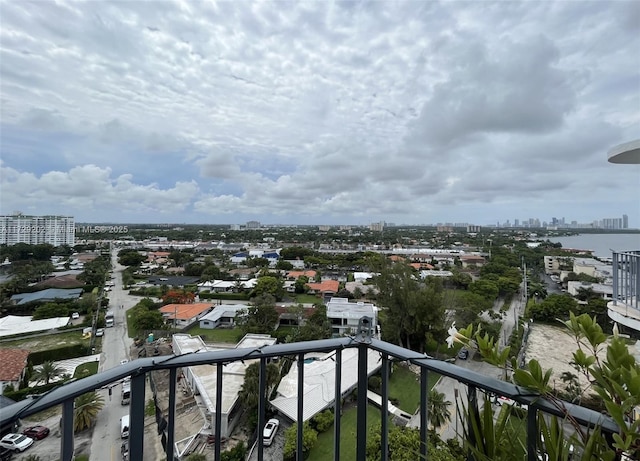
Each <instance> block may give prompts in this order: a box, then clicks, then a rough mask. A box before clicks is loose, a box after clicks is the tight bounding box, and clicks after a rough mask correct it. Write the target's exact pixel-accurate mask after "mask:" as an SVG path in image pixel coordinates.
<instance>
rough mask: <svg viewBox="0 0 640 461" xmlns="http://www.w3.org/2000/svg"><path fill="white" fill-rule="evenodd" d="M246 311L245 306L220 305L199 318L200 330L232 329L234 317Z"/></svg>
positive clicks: (234, 321) (247, 307)
mask: <svg viewBox="0 0 640 461" xmlns="http://www.w3.org/2000/svg"><path fill="white" fill-rule="evenodd" d="M248 309H249V306H248V305H246V304H220V305H219V306H216V307H215V308H214V309H213V310H212V311H211V312H208V313H206V314H204V315H203V316H202V317H200V328H207V329H214V328H218V327H233V325H235V323H236V317H237V316H238V315H240V314H241V313H242V312H243V311H247V310H248Z"/></svg>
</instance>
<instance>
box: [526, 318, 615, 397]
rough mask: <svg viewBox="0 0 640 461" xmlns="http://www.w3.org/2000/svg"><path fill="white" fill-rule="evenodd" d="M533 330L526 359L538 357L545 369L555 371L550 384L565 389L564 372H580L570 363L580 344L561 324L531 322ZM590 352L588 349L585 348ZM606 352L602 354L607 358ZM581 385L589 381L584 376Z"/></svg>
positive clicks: (587, 383) (583, 385)
mask: <svg viewBox="0 0 640 461" xmlns="http://www.w3.org/2000/svg"><path fill="white" fill-rule="evenodd" d="M530 327H531V330H530V332H529V337H528V339H527V346H526V349H525V360H526V361H527V362H528V361H529V360H531V359H536V360H537V361H538V362H540V365H541V366H542V368H543V369H549V368H551V369H552V370H553V373H552V374H551V378H550V380H549V384H550V385H551V386H554V387H555V388H556V389H564V387H565V385H564V383H563V382H562V380H561V379H560V376H561V375H562V373H563V372H565V371H569V372H571V373H573V374H575V375H578V372H577V371H576V370H575V368H573V367H572V366H571V365H569V362H571V361H572V360H573V353H574V352H575V351H576V350H577V349H578V346H577V344H576V342H575V340H574V338H573V337H571V336H569V334H568V333H567V331H568V330H567V329H566V328H563V327H561V326H558V327H556V326H552V325H542V324H536V323H531V324H530ZM585 352H586V353H588V351H587V350H585ZM605 355H606V354H605V353H602V354H600V356H601V357H602V358H605ZM579 380H580V385H581V386H582V388H583V389H584V388H586V387H587V386H588V385H589V382H588V381H587V379H586V378H585V377H584V376H580V377H579Z"/></svg>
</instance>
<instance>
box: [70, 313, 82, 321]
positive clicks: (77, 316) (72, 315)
mask: <svg viewBox="0 0 640 461" xmlns="http://www.w3.org/2000/svg"><path fill="white" fill-rule="evenodd" d="M71 318H72V319H73V320H78V319H79V318H80V314H79V313H77V312H74V313H73V314H71Z"/></svg>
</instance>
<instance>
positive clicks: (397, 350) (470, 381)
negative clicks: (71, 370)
mask: <svg viewBox="0 0 640 461" xmlns="http://www.w3.org/2000/svg"><path fill="white" fill-rule="evenodd" d="M347 348H357V350H358V373H357V376H358V378H357V379H358V383H357V388H358V389H359V390H360V389H364V390H366V389H367V385H368V375H367V360H368V354H367V353H368V351H369V350H370V349H372V350H375V351H377V352H379V353H380V354H381V368H382V373H381V375H382V388H381V394H382V395H381V397H382V404H381V408H388V402H389V386H388V377H389V368H390V363H391V361H392V360H396V361H406V362H409V363H411V364H413V365H416V366H418V367H420V370H421V372H420V375H419V382H420V406H419V411H420V437H421V442H422V443H421V448H420V459H424V460H427V459H429V456H428V453H427V443H426V442H427V422H428V414H427V409H428V405H427V404H428V402H427V395H428V394H427V389H428V384H427V383H428V377H429V373H431V372H435V373H438V374H439V375H442V376H447V377H451V378H453V379H455V380H457V381H458V382H460V383H462V384H464V385H466V387H467V391H468V404H469V406H470V407H474V408H475V409H476V411H477V404H478V403H477V401H478V398H477V392H478V391H479V390H483V391H485V392H491V393H494V394H498V395H502V396H505V397H509V398H510V399H513V400H515V401H516V402H518V403H520V404H522V405H527V406H528V411H527V425H526V427H527V443H526V446H527V459H528V460H529V461H537V459H538V458H537V443H538V438H539V432H538V426H537V418H538V417H539V413H540V412H542V413H545V414H550V415H556V416H560V417H564V416H565V414H563V412H562V411H561V410H560V409H559V408H558V407H557V406H556V405H554V404H553V403H552V402H550V401H549V400H546V399H545V398H542V397H540V396H538V395H536V394H533V393H532V392H530V391H528V390H527V389H524V388H522V387H519V386H516V385H514V384H511V383H508V382H505V381H500V380H498V379H495V378H492V377H488V376H485V375H482V374H479V373H477V372H474V371H472V370H469V369H467V368H461V367H459V366H457V365H455V364H453V363H448V362H445V361H441V360H436V359H433V358H431V357H428V356H427V355H425V354H420V353H417V352H414V351H411V350H408V349H404V348H402V347H399V346H396V345H393V344H390V343H387V342H384V341H380V340H377V339H372V338H371V334H370V333H369V334H367V332H366V331H365V332H362V333H360V334H358V335H356V336H354V337H351V338H348V337H344V338H334V339H325V340H317V341H306V342H299V343H290V344H276V345H271V346H264V347H261V348H258V349H249V348H243V349H227V350H218V351H205V352H198V353H190V354H183V355H172V356H159V357H152V358H142V359H138V360H134V361H132V362H129V363H127V364H124V365H121V366H118V367H115V368H112V369H109V370H106V371H104V372H102V373H99V374H96V375H93V376H89V377H87V378H84V379H81V380H78V381H74V382H71V383H67V384H64V385H62V386H60V387H58V388H55V389H53V390H51V391H50V392H48V393H46V394H44V395H41V396H39V397H37V398H35V399H28V400H24V401H20V402H17V403H15V404H12V405H10V406H8V407H5V408H3V410H2V414H1V415H0V424H1V425H2V426H4V425H5V424H9V423H11V422H14V421H17V420H18V419H19V418H23V417H26V416H29V415H32V414H35V413H38V412H40V411H43V410H45V409H47V408H50V407H52V406H55V405H62V419H61V450H60V451H61V457H60V458H61V460H62V461H71V460H72V459H73V456H74V432H73V417H74V399H75V398H76V397H78V396H80V395H82V394H84V393H86V392H90V391H94V390H96V389H100V388H104V387H105V386H108V385H110V384H111V383H114V382H117V381H120V380H122V379H123V378H126V377H130V379H131V403H130V411H129V414H130V432H129V455H130V459H133V460H142V459H144V458H143V452H144V418H145V379H146V376H147V374H148V373H150V372H152V371H154V370H169V373H170V381H169V386H170V387H169V409H168V417H167V422H168V426H167V428H166V429H167V440H166V442H167V443H166V455H167V457H166V459H167V460H174V459H176V455H175V444H174V442H175V439H174V429H175V411H176V410H175V409H176V391H177V385H176V383H177V379H176V378H177V370H178V369H179V368H183V367H189V366H198V365H206V364H209V365H210V364H216V365H224V364H228V363H232V362H237V361H246V360H258V361H259V364H260V366H259V370H260V371H259V373H260V374H259V376H260V384H259V390H260V398H259V403H258V426H257V427H258V428H262V427H264V425H265V411H266V405H267V400H266V398H265V387H266V386H265V379H266V366H267V363H268V359H271V358H274V357H283V356H294V357H296V358H297V362H298V369H299V373H298V382H297V384H298V396H301V395H303V386H304V365H305V354H307V353H311V352H333V351H335V354H336V356H335V357H336V360H335V367H336V368H335V383H336V385H335V400H334V410H335V412H334V414H335V415H340V414H341V405H342V397H343V396H342V395H341V386H340V383H341V376H342V360H341V356H342V355H341V354H342V351H343V350H345V349H347ZM216 370H217V372H216V374H217V376H216V379H217V383H222V370H223V367H222V366H217V367H216ZM222 392H223V386H222V385H220V386H218V385H216V408H222V396H223V394H222ZM367 404H368V402H367V392H366V391H365V392H358V393H357V429H356V436H357V437H356V438H357V442H356V460H358V461H365V459H366V444H367V430H368V428H367ZM564 407H565V409H566V410H567V411H568V412H569V414H570V415H571V417H572V418H573V419H574V420H575V421H577V422H578V423H580V424H581V425H583V426H586V427H595V426H599V427H600V428H601V429H602V430H603V432H605V433H613V432H617V430H618V427H617V425H616V424H615V423H614V422H613V420H612V419H611V418H609V417H607V416H605V415H602V414H601V413H598V412H596V411H593V410H590V409H587V408H584V407H580V406H577V405H573V404H571V403H568V402H564ZM303 409H304V402H303V399H301V398H298V399H297V421H298V423H297V459H299V460H302V459H303V443H302V440H303V438H302V435H303V424H302V423H301V421H303V415H304V412H303ZM215 418H216V421H215V442H214V453H215V457H214V459H215V460H219V459H220V453H221V443H222V437H221V412H217V413H216V415H215ZM381 420H382V421H381V424H382V427H381V454H382V461H386V460H388V457H389V455H388V453H389V441H388V432H389V423H388V418H381ZM340 430H341V428H340V418H335V424H334V431H335V432H334V433H335V436H334V460H336V461H337V460H339V459H340ZM471 433H472V432H471V431H469V434H471ZM258 434H259V435H260V434H261V432H260V430H259V431H258ZM257 442H258V443H257V455H258V460H259V461H262V460H263V449H264V446H263V440H262V437H260V436H258V440H257Z"/></svg>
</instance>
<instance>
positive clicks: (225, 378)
mask: <svg viewBox="0 0 640 461" xmlns="http://www.w3.org/2000/svg"><path fill="white" fill-rule="evenodd" d="M276 341H277V339H276V338H272V337H271V336H269V335H256V334H248V335H246V336H245V337H244V338H242V339H241V340H240V342H239V343H238V344H237V345H236V346H235V347H236V348H238V349H240V348H247V349H251V350H255V349H259V348H260V347H263V346H271V345H273V344H275V343H276ZM172 344H173V350H174V352H175V353H176V354H177V355H181V354H189V353H199V352H207V351H215V350H222V349H221V348H220V347H211V346H208V345H207V344H205V343H204V341H202V338H200V336H191V335H188V334H176V335H173V340H172ZM255 362H257V360H244V361H238V362H231V363H228V364H225V365H218V364H208V365H198V366H196V367H186V368H183V369H182V372H183V376H184V380H182V382H183V383H185V384H188V385H189V387H190V388H191V390H192V391H193V393H194V394H195V395H199V396H200V398H199V400H200V401H201V402H202V403H201V405H202V406H203V407H204V410H205V415H206V416H205V417H206V419H207V425H208V426H209V427H210V428H211V431H212V433H214V431H215V427H216V413H217V412H218V411H219V412H220V416H221V421H222V424H221V427H220V433H221V435H222V437H225V438H226V437H229V436H230V435H231V433H232V432H233V429H234V427H235V426H236V425H237V424H238V421H239V419H240V416H241V415H242V405H241V404H240V401H239V399H238V395H239V393H240V390H241V389H242V385H243V384H244V375H245V372H246V370H247V367H248V366H249V365H251V364H252V363H255ZM218 366H222V388H223V389H224V391H223V392H222V406H221V408H216V388H217V384H218V383H217V382H216V381H217V378H216V377H217V367H218Z"/></svg>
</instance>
